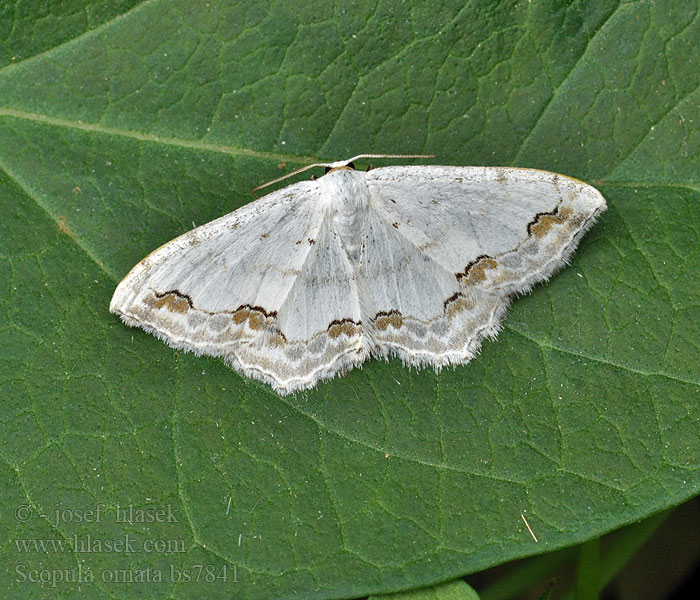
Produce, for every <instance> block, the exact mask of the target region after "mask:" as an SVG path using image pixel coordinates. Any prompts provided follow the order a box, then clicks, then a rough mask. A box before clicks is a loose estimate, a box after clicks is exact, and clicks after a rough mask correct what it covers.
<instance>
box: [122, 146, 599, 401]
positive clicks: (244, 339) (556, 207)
mask: <svg viewBox="0 0 700 600" xmlns="http://www.w3.org/2000/svg"><path fill="white" fill-rule="evenodd" d="M377 156H397V155H368V154H364V155H359V156H356V157H353V158H351V159H348V160H343V161H338V162H332V163H322V164H320V165H310V166H309V167H305V168H310V167H313V166H325V167H326V168H327V173H326V174H325V175H323V176H322V177H319V178H318V179H316V180H312V181H301V182H298V183H294V184H292V185H289V186H287V187H284V188H282V189H279V190H277V191H274V192H272V193H270V194H268V195H266V196H264V197H262V198H260V199H258V200H255V201H253V202H251V203H250V204H248V205H246V206H243V207H242V208H239V209H238V210H236V211H234V212H232V213H230V214H227V215H225V216H223V217H221V218H219V219H216V220H214V221H212V222H210V223H207V224H206V225H202V226H201V227H197V228H196V229H193V230H192V231H189V232H187V233H185V234H183V235H181V236H180V237H178V238H176V239H174V240H172V241H171V242H168V243H167V244H165V245H164V246H161V247H160V248H158V249H157V250H155V251H154V252H152V253H151V254H149V255H148V256H147V257H146V258H144V259H143V260H142V261H141V262H139V263H138V264H137V265H136V266H135V267H134V268H133V269H132V270H131V271H130V272H129V274H128V275H127V276H126V277H125V278H124V279H123V280H122V281H121V283H120V284H119V286H118V287H117V289H116V291H115V292H114V296H113V298H112V301H111V304H110V311H111V312H113V313H115V314H117V315H119V316H120V317H121V318H122V320H123V321H124V322H125V323H126V324H127V325H131V326H138V327H142V328H143V329H145V330H146V331H149V332H151V333H153V334H154V335H156V336H157V337H159V338H160V339H162V340H163V341H165V342H166V343H167V344H169V345H170V346H172V347H174V348H179V349H184V350H188V351H191V352H194V353H195V354H198V355H202V354H203V355H209V356H220V357H222V358H223V359H224V360H225V361H226V362H227V363H228V364H229V365H230V366H231V367H232V368H233V369H235V370H236V371H238V372H240V373H242V374H243V375H245V376H247V377H252V378H255V379H258V380H260V381H263V382H266V383H268V384H270V385H271V386H272V387H273V388H274V389H275V390H276V391H277V392H278V393H280V394H288V393H291V392H294V391H297V390H303V389H308V388H312V387H313V386H315V385H316V384H317V383H318V382H319V381H320V380H324V379H329V378H331V377H334V376H335V375H339V374H342V373H345V372H346V371H348V370H349V369H352V368H353V367H356V366H359V365H360V364H362V363H363V362H364V361H365V360H367V359H368V358H369V357H370V356H374V357H379V358H387V357H389V356H397V357H399V358H400V359H401V360H402V361H403V362H404V363H406V364H408V365H418V366H432V367H434V368H436V369H439V368H441V367H444V366H446V365H459V364H463V363H466V362H468V361H469V360H470V359H471V358H473V357H474V355H475V354H476V353H477V351H478V350H479V347H480V346H481V344H482V341H483V340H484V338H486V337H495V335H496V334H497V332H498V330H499V326H500V323H501V320H502V318H503V316H504V313H505V311H506V308H507V307H508V304H509V302H510V299H511V298H512V297H513V295H515V294H522V293H525V292H527V291H528V290H530V288H531V287H532V286H533V285H534V284H536V283H537V282H540V281H543V280H546V279H548V278H549V277H550V276H551V275H552V274H553V273H554V272H555V271H557V270H558V269H559V268H560V267H562V266H563V265H564V264H566V262H567V260H568V259H569V257H570V256H571V255H572V253H573V252H574V250H575V248H576V246H577V244H578V242H579V240H580V239H581V236H582V235H583V234H584V233H585V232H586V230H587V229H588V228H589V227H591V225H592V224H593V222H594V221H595V219H596V217H597V216H598V215H599V214H600V213H601V212H602V211H604V210H605V209H606V204H605V199H604V198H603V196H602V195H601V194H600V193H599V192H598V191H597V190H596V189H595V188H593V187H591V186H590V185H587V184H585V183H583V182H581V181H578V180H577V179H573V178H570V177H566V176H564V175H558V174H556V173H550V172H547V171H540V170H536V169H519V168H509V167H453V166H432V165H425V166H388V167H380V168H375V169H372V170H369V171H367V172H365V171H358V170H355V169H354V167H353V161H355V160H358V159H361V158H372V157H377ZM302 170H303V169H302Z"/></svg>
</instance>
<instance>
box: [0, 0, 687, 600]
mask: <svg viewBox="0 0 700 600" xmlns="http://www.w3.org/2000/svg"><path fill="white" fill-rule="evenodd" d="M0 11H2V12H0V38H1V39H2V40H3V43H2V44H0V63H1V64H2V65H3V66H2V67H1V68H0V99H1V100H0V201H1V202H2V207H3V215H4V216H3V218H2V220H1V221H0V303H1V304H0V307H1V310H0V390H1V392H2V395H1V396H0V397H1V398H2V401H1V402H0V420H1V422H2V432H1V433H0V459H1V460H0V471H2V473H1V475H0V481H1V482H2V484H1V485H0V514H1V515H2V516H1V520H0V539H1V540H2V544H0V558H1V559H2V560H1V562H2V564H3V565H4V566H3V569H2V571H0V587H2V588H3V589H7V590H9V592H8V593H9V594H11V595H13V596H14V597H23V598H30V597H41V595H42V594H44V592H45V591H46V590H49V591H50V592H51V594H52V595H54V596H55V597H66V598H67V597H75V596H77V595H78V594H80V597H84V598H107V597H109V598H133V597H136V596H137V595H139V596H140V597H145V598H178V599H179V598H190V597H206V598H216V597H222V598H226V597H233V596H236V595H238V596H240V597H245V598H279V597H284V598H290V599H291V598H340V597H352V596H353V595H354V596H360V595H366V594H370V593H382V592H385V593H386V592H392V591H398V590H404V589H409V588H412V587H422V586H427V585H430V584H432V583H435V582H440V581H445V580H447V579H449V578H453V577H457V576H460V575H463V574H465V573H468V572H473V571H476V570H479V569H482V568H485V567H487V566H491V565H494V564H499V563H502V562H504V561H506V560H509V559H512V558H515V557H518V556H524V555H528V554H534V553H539V552H543V551H546V550H551V549H554V548H559V547H563V546H566V545H571V544H575V543H578V542H581V541H583V540H585V539H588V538H590V537H593V536H597V535H600V534H601V533H603V532H605V531H609V530H611V529H615V528H617V527H619V526H621V525H623V524H625V523H629V522H632V521H635V520H638V519H641V518H643V517H644V516H646V515H650V514H652V513H654V512H657V511H660V510H662V509H664V508H666V507H669V506H673V505H675V504H677V503H679V502H682V501H683V500H685V499H687V498H689V497H691V496H692V495H694V494H696V493H697V492H698V488H699V484H700V477H699V476H698V462H699V461H698V458H699V457H700V442H699V439H700V438H699V436H698V431H699V428H698V414H700V413H699V412H698V408H699V406H698V399H699V397H700V368H699V366H698V365H700V349H699V348H698V340H699V339H700V325H699V323H700V303H699V302H698V298H699V297H700V294H699V292H700V283H699V279H698V272H699V269H700V250H699V248H700V244H699V231H700V205H699V204H698V195H699V194H700V187H699V185H698V167H699V166H700V160H699V158H698V157H699V149H700V137H699V136H698V127H697V122H698V118H700V110H699V109H698V107H699V106H700V102H699V100H700V97H699V96H700V91H698V79H699V76H698V73H700V68H699V67H700V65H699V64H698V60H699V59H698V53H697V52H696V51H695V45H696V41H697V39H698V38H699V37H700V17H699V16H698V7H697V5H696V4H695V3H694V2H685V3H679V4H678V5H674V6H673V7H671V6H669V5H667V4H666V3H659V4H658V5H657V4H654V3H653V2H630V3H620V2H593V1H578V2H576V1H574V2H571V3H568V4H566V5H564V4H562V3H561V2H556V1H550V2H547V1H542V2H532V3H529V2H517V3H516V2H500V3H493V2H490V1H488V2H487V1H485V0H484V1H482V2H478V1H475V2H471V3H469V4H468V5H466V6H465V5H464V4H463V3H461V2H442V3H435V2H431V3H421V2H413V3H403V2H402V3H399V2H394V1H380V2H364V1H359V2H351V3H347V2H345V3H340V4H337V5H333V6H331V5H330V4H329V3H326V2H304V3H267V2H246V3H238V2H221V3H216V2H205V1H201V2H200V1H191V0H173V1H169V2H166V1H164V0H162V1H157V0H153V1H151V2H121V3H114V2H84V1H82V2H81V1H79V0H75V1H74V2H61V3H56V5H48V4H47V5H46V6H45V7H44V6H42V7H40V8H38V7H37V6H36V5H35V3H24V2H21V1H20V0H17V1H16V2H6V3H4V5H3V8H2V9H0ZM367 151H371V152H403V153H414V152H421V153H423V152H432V153H435V154H436V155H437V156H438V160H437V162H439V163H444V164H457V165H462V164H473V165H482V164H483V165H498V164H500V165H517V166H529V167H539V168H545V169H550V170H555V171H560V172H562V173H565V174H567V175H571V176H575V177H578V178H580V179H584V180H586V181H588V182H590V183H593V184H595V185H596V186H597V187H598V188H599V189H601V191H602V192H603V194H604V195H605V196H606V198H607V199H608V204H609V210H608V211H607V212H606V213H605V214H604V215H603V217H602V218H601V220H600V222H599V224H598V225H596V226H595V228H594V229H593V230H592V231H591V232H590V233H589V234H587V236H586V237H585V239H584V240H583V243H582V244H581V246H580V249H579V251H578V252H577V254H576V256H575V258H574V260H573V263H572V265H571V266H570V267H569V268H567V269H565V270H564V271H562V272H561V273H560V274H559V275H557V276H556V277H555V278H553V279H552V281H550V282H549V283H548V284H546V285H542V286H538V287H537V288H536V289H535V290H534V291H533V293H532V294H530V295H528V296H527V297H524V298H521V299H519V300H517V301H516V302H515V303H514V306H513V308H512V310H511V313H510V315H509V317H508V319H507V321H506V324H505V329H504V331H502V333H501V334H500V335H499V338H498V340H496V341H494V342H487V343H486V344H485V345H484V347H483V350H482V353H481V354H480V356H479V357H478V358H477V359H475V360H474V361H472V362H471V363H470V364H469V365H467V366H464V367H460V368H457V369H455V370H444V371H442V372H441V373H440V374H438V375H436V374H435V373H433V372H432V371H419V372H417V371H415V370H409V369H406V368H404V367H402V365H401V364H400V363H399V362H398V361H390V362H388V363H383V362H379V361H370V362H369V363H367V364H365V366H364V367H363V368H362V369H357V370H355V371H353V372H351V373H350V374H349V375H348V376H346V377H343V378H340V379H335V380H333V381H331V382H329V383H326V384H322V385H319V386H318V387H317V388H316V389H314V390H313V391H312V392H310V393H308V394H299V395H296V396H293V397H286V398H280V397H278V396H277V395H276V394H274V393H273V392H271V390H270V389H269V388H268V387H267V386H264V385H260V384H257V383H255V382H252V381H250V380H246V379H243V378H241V377H239V376H238V375H237V374H235V373H233V372H231V371H230V370H229V369H228V368H227V367H225V366H224V365H223V364H222V363H221V362H220V361H218V360H214V359H207V358H201V357H200V358H197V357H195V356H193V355H189V354H182V353H178V352H175V351H173V350H172V349H170V348H168V347H166V346H165V345H164V344H163V343H161V342H160V341H158V340H157V339H155V338H154V337H153V336H150V335H148V334H146V333H144V332H142V331H140V330H132V329H129V328H127V327H125V326H123V325H122V324H121V323H120V322H119V321H118V319H117V318H116V317H114V316H112V315H110V314H109V313H108V310H107V308H108V305H109V300H110V297H111V294H112V292H113V290H114V287H115V285H116V283H117V282H118V280H119V279H120V278H121V277H122V276H123V275H124V274H126V272H127V271H128V270H129V269H130V268H131V267H132V266H133V265H134V264H135V263H136V262H137V261H138V260H140V259H141V258H142V257H143V256H144V255H145V254H146V253H148V252H149V251H151V250H152V249H154V248H156V247H157V246H158V245H160V244H162V243H164V242H166V241H168V240H170V239H171V238H173V237H175V236H176V235H178V234H180V233H182V232H184V231H186V230H188V229H190V228H191V227H192V225H193V224H202V223H205V222H207V221H209V220H211V219H213V218H215V217H217V216H220V215H221V214H224V213H226V212H228V211H230V210H232V209H234V208H237V207H238V206H241V205H243V204H245V203H247V202H248V201H250V196H249V191H250V190H251V189H252V188H253V187H255V186H256V185H259V184H260V183H263V182H265V181H267V180H269V179H272V178H274V177H276V176H278V175H279V174H281V173H282V172H284V171H286V170H289V169H291V168H292V167H294V166H297V165H298V164H302V163H304V162H306V161H308V160H312V159H323V160H335V159H341V158H345V157H348V156H351V155H353V154H355V153H359V152H367ZM129 509H131V514H130V515H129V513H128V510H129ZM147 509H148V510H151V511H152V512H151V513H138V511H139V510H142V511H145V510H147ZM57 510H58V511H59V513H58V515H57V513H56V511H57ZM91 510H92V511H98V510H99V511H100V512H99V513H98V514H99V516H100V517H101V518H99V519H98V518H97V516H96V514H95V512H93V513H92V514H91V513H89V511H91ZM157 510H162V511H164V512H163V513H156V512H155V511H157ZM133 511H137V512H136V513H134V512H133ZM139 514H141V516H142V517H143V518H138V516H139ZM147 514H150V515H151V517H152V519H151V520H150V521H149V520H148V519H146V515H147ZM157 514H162V515H166V516H167V518H168V519H169V520H167V521H163V520H162V519H161V520H159V519H156V518H155V517H156V515H157ZM522 515H525V516H526V518H527V520H528V523H529V524H530V525H531V527H532V528H533V531H534V532H535V533H536V534H537V537H538V539H539V543H535V541H534V540H533V538H532V537H531V536H530V534H529V532H528V531H527V529H526V527H525V525H524V523H523V520H522ZM122 516H124V517H127V516H128V517H130V518H121V517H122ZM170 517H172V518H170ZM88 536H90V537H88ZM21 540H35V541H38V540H41V541H43V542H46V541H47V540H55V543H56V544H59V546H57V547H53V546H52V547H49V548H43V549H42V548H38V547H36V546H32V545H31V544H30V545H29V546H27V547H23V546H22V545H21V543H19V541H21ZM90 540H92V542H90ZM95 540H98V541H99V542H100V544H101V545H100V546H99V547H97V546H94V541H95ZM117 540H122V541H123V544H124V545H125V546H124V545H123V546H122V547H121V550H119V549H117V548H116V547H114V546H112V549H111V550H107V548H106V546H105V544H106V543H107V542H112V543H114V542H115V541H117ZM130 540H131V541H130ZM61 543H63V544H66V546H65V547H61V546H60V544H61ZM81 543H82V544H83V546H81V545H80V544H81ZM91 543H93V545H90V544H91ZM84 544H87V546H85V545H84ZM129 544H131V545H129ZM149 544H150V545H149ZM81 548H82V550H83V551H82V552H73V551H71V549H72V550H81ZM130 548H133V549H134V552H126V551H125V550H126V549H130ZM149 548H150V550H149ZM199 566H201V567H202V568H201V569H200V570H199V571H198V568H199ZM88 572H89V573H92V575H93V577H94V580H93V581H90V580H89V578H88V576H87V573H88ZM158 572H159V573H160V574H161V579H162V581H160V582H158V581H156V579H155V577H156V573H158ZM44 573H47V574H48V575H44ZM61 573H63V575H60V574H61ZM42 577H43V578H44V580H42ZM47 577H48V579H47ZM81 577H82V579H81ZM188 577H189V580H188ZM61 578H62V579H61ZM59 579H60V580H59ZM36 580H41V581H36ZM54 586H55V587H54Z"/></svg>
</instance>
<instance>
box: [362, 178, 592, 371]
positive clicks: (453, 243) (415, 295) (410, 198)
mask: <svg viewBox="0 0 700 600" xmlns="http://www.w3.org/2000/svg"><path fill="white" fill-rule="evenodd" d="M367 185H368V188H369V190H370V197H371V199H372V212H373V214H374V215H375V216H374V217H373V218H372V219H371V221H374V222H377V223H378V224H377V225H376V226H375V227H374V228H373V227H369V229H368V238H367V247H368V248H369V250H368V255H369V254H371V253H372V252H373V250H372V249H373V248H374V249H378V248H381V247H382V245H385V244H386V241H385V240H386V239H390V238H392V237H393V238H396V237H399V238H400V242H392V243H393V244H394V246H395V247H396V249H399V248H400V249H401V251H400V254H398V255H403V256H404V257H405V258H404V264H407V263H410V264H411V265H412V267H411V269H410V270H411V272H412V275H409V274H408V273H407V272H405V270H404V271H402V270H401V269H400V268H399V269H394V270H393V272H394V273H400V276H398V277H394V275H392V274H390V273H386V274H385V273H384V272H382V270H381V269H380V268H379V265H378V263H377V262H376V261H370V262H369V263H368V265H364V266H363V276H364V277H363V285H364V286H367V288H368V293H367V295H368V296H369V297H370V298H372V299H373V300H376V299H381V301H380V302H378V303H377V302H374V304H372V303H371V302H366V304H371V305H372V310H371V311H369V314H368V315H367V316H366V317H365V321H366V322H367V324H368V325H369V324H372V325H373V327H372V330H371V333H372V340H373V342H374V344H375V345H376V346H377V348H378V352H379V353H384V354H387V353H393V354H398V355H399V356H401V357H402V358H403V359H404V360H406V361H407V362H409V363H412V364H432V365H434V366H442V365H446V364H457V363H463V362H466V361H468V360H470V359H471V358H472V357H473V356H474V354H475V353H476V351H477V350H478V348H479V346H480V345H481V342H482V340H483V338H484V337H486V336H488V335H491V336H492V335H495V333H496V332H497V331H498V328H499V325H500V321H501V319H502V316H503V314H504V311H505V309H506V308H507V306H508V303H509V299H510V296H512V295H513V294H515V293H523V292H525V291H527V290H529V289H530V288H531V287H532V285H534V284H535V283H537V282H539V281H542V280H544V279H547V278H548V277H549V276H550V275H551V274H552V273H553V272H554V271H555V270H556V269H558V268H559V267H561V266H562V265H563V264H565V262H566V260H567V259H568V258H569V256H570V255H571V253H572V252H573V251H574V249H575V248H576V245H577V243H578V240H579V239H580V237H581V235H582V234H583V233H584V232H585V231H586V230H587V229H588V227H589V226H590V225H591V224H592V223H593V221H594V220H595V218H596V216H597V215H598V214H599V213H600V212H601V211H603V210H605V200H604V199H603V197H602V196H601V195H600V193H599V192H598V191H597V190H595V189H594V188H593V187H591V186H589V185H586V184H584V183H583V182H580V181H578V180H575V179H571V178H568V177H564V176H562V175H557V174H554V173H548V172H545V171H538V170H534V169H511V168H488V167H433V166H404V167H385V168H379V169H375V170H372V171H370V172H369V173H367ZM379 223H381V225H379ZM385 254H386V253H385ZM438 279H439V282H438ZM450 283H451V285H450ZM387 290H388V291H387ZM375 309H377V310H376V312H372V311H374V310H375Z"/></svg>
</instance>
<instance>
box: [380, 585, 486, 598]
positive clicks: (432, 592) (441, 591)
mask: <svg viewBox="0 0 700 600" xmlns="http://www.w3.org/2000/svg"><path fill="white" fill-rule="evenodd" d="M369 600H479V595H478V594H477V593H476V592H475V591H474V589H473V588H471V587H470V586H468V585H467V584H466V583H464V581H461V580H456V581H451V582H449V583H443V584H441V585H436V586H434V587H431V588H423V589H420V590H413V591H411V592H398V593H396V594H387V595H383V596H371V597H370V599H369Z"/></svg>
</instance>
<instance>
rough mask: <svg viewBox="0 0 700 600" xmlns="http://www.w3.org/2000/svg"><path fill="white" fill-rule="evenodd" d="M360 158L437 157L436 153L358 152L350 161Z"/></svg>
mask: <svg viewBox="0 0 700 600" xmlns="http://www.w3.org/2000/svg"><path fill="white" fill-rule="evenodd" d="M359 158H435V155H434V154H358V155H357V156H353V157H352V158H351V159H350V160H348V162H352V161H355V160H357V159H359Z"/></svg>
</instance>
